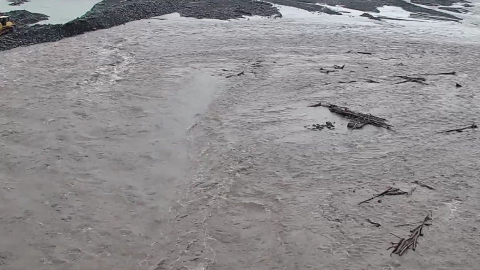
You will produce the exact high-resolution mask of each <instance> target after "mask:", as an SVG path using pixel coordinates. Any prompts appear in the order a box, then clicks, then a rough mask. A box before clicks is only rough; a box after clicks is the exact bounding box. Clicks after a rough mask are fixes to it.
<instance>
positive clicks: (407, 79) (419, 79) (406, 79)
mask: <svg viewBox="0 0 480 270" xmlns="http://www.w3.org/2000/svg"><path fill="white" fill-rule="evenodd" d="M395 77H397V78H402V79H404V81H401V82H397V83H394V84H401V83H407V82H414V83H420V84H428V83H426V80H427V79H425V78H422V77H410V76H395Z"/></svg>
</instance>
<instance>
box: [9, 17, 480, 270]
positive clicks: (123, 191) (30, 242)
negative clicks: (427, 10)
mask: <svg viewBox="0 0 480 270" xmlns="http://www.w3.org/2000/svg"><path fill="white" fill-rule="evenodd" d="M292 14H293V13H292ZM300 17H301V16H300ZM479 41H480V32H479V31H478V29H477V28H471V27H468V26H462V25H459V24H455V23H448V22H429V23H422V24H420V23H417V22H402V21H399V22H376V21H372V20H368V19H365V18H357V19H352V20H349V21H345V19H344V18H338V17H330V16H328V15H318V16H317V17H309V18H304V19H301V18H298V17H295V16H293V15H292V16H291V17H289V16H286V18H284V19H281V20H280V19H277V20H275V19H269V20H267V19H255V18H252V19H250V20H236V21H229V22H224V21H216V20H192V19H181V18H176V17H175V16H170V17H168V19H166V20H159V19H150V20H143V21H137V22H132V23H129V24H126V25H123V26H120V27H115V28H112V29H109V30H104V31H97V32H92V33H88V34H85V35H82V36H78V37H74V38H69V39H64V40H62V41H60V42H56V43H47V44H40V45H36V46H31V47H25V48H17V49H14V50H11V51H6V52H1V53H0V57H1V58H2V59H14V60H12V61H9V62H8V65H7V64H5V63H4V64H2V65H0V127H1V130H0V132H1V133H0V134H1V136H0V154H1V155H0V235H1V240H0V269H2V270H24V269H39V270H40V269H45V270H46V269H49V270H52V269H62V270H64V269H68V270H70V269H71V270H80V269H82V270H85V269H97V270H101V269H105V270H107V269H125V270H132V269H136V270H160V269H198V270H200V269H239V270H240V269H279V270H284V269H285V270H293V269H298V270H303V269H358V270H360V269H476V268H477V267H478V265H479V264H480V252H479V250H480V236H479V229H480V216H479V213H480V189H479V188H480V182H479V170H478V168H479V166H480V159H479V155H480V147H479V142H480V141H479V131H476V130H466V131H465V132H462V133H451V134H437V133H436V132H437V131H441V130H445V129H450V128H456V127H463V126H466V125H470V124H472V123H473V122H477V123H479V122H480V121H479V120H480V119H479V114H480V95H479V89H478V85H479V84H480V76H479V75H480V73H479V69H478V63H479V62H480V43H479ZM358 52H367V53H370V54H361V53H358ZM334 65H345V68H344V69H342V70H336V71H335V72H331V73H329V74H325V73H322V72H320V68H324V69H333V66H334ZM452 71H455V72H456V75H428V74H436V73H441V72H452ZM404 75H409V76H421V77H424V78H425V79H426V80H425V83H423V84H421V83H414V82H409V83H399V82H401V81H402V79H400V78H398V77H396V76H404ZM457 83H458V84H460V85H461V86H462V87H456V84H457ZM318 101H327V102H331V103H334V104H338V105H343V106H348V107H349V108H351V109H353V110H357V111H361V112H366V113H372V114H375V115H377V116H380V117H384V118H387V119H389V120H390V123H391V124H392V125H393V126H394V129H393V130H386V129H380V128H376V127H372V126H366V127H365V128H364V129H362V130H355V131H351V130H348V129H347V128H346V124H347V122H348V121H347V120H345V119H343V118H340V117H338V116H336V115H333V114H331V113H330V112H329V111H328V110H327V109H325V108H309V107H308V105H311V104H313V103H315V102H318ZM326 121H331V122H335V124H334V125H335V126H336V129H334V130H328V129H324V130H322V131H311V130H308V129H306V128H305V126H307V125H311V124H315V123H319V124H322V123H325V122H326ZM414 181H419V182H421V183H425V184H428V185H429V186H431V187H433V188H434V190H430V189H428V188H425V187H421V186H418V185H416V184H414V183H412V182H414ZM390 186H393V187H396V188H400V189H402V190H405V191H410V190H411V189H412V188H414V187H416V189H415V190H414V192H413V194H412V195H411V196H408V197H407V196H386V197H382V198H379V199H376V200H373V201H371V202H369V203H365V204H362V205H358V203H359V202H360V201H363V200H365V199H367V198H369V197H371V196H372V195H374V194H377V193H379V192H382V191H384V190H386V189H387V187H390ZM428 214H431V215H432V217H433V220H432V222H431V224H432V225H431V226H428V227H426V228H425V229H424V232H423V233H424V236H422V237H421V238H420V239H419V244H418V247H417V250H416V251H409V252H408V253H407V254H405V255H403V256H402V257H399V256H397V255H393V256H390V251H387V248H388V247H389V246H390V245H391V244H390V243H391V242H396V241H397V239H396V237H395V236H393V235H391V234H390V233H393V234H395V235H398V236H399V237H406V236H408V235H409V230H410V229H413V228H414V227H415V226H416V224H417V225H418V223H419V222H421V221H422V220H423V219H424V217H425V216H426V215H428ZM367 219H369V220H371V221H374V222H376V223H379V224H380V225H381V226H379V227H377V226H375V225H373V224H371V223H369V222H367V221H366V220H367ZM410 223H411V224H413V225H410V226H409V225H407V226H399V225H404V224H410Z"/></svg>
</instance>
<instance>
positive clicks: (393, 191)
mask: <svg viewBox="0 0 480 270" xmlns="http://www.w3.org/2000/svg"><path fill="white" fill-rule="evenodd" d="M406 194H408V192H406V191H403V190H400V189H399V188H394V187H389V188H388V189H387V190H385V191H384V192H382V193H380V194H377V195H375V196H373V197H371V198H370V199H366V200H365V201H361V202H359V203H358V205H360V204H362V203H366V202H369V201H371V200H373V199H375V198H378V197H383V196H394V195H406Z"/></svg>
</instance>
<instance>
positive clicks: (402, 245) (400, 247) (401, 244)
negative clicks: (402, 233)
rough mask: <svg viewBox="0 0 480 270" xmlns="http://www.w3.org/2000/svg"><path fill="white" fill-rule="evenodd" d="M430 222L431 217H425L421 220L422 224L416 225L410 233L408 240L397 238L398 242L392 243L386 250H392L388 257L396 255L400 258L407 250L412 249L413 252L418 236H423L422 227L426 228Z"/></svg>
mask: <svg viewBox="0 0 480 270" xmlns="http://www.w3.org/2000/svg"><path fill="white" fill-rule="evenodd" d="M430 220H432V218H431V216H430V215H427V216H426V217H425V219H424V220H423V222H422V224H420V225H418V226H417V227H416V228H415V229H413V230H411V231H410V233H411V234H410V236H409V237H408V238H401V237H399V238H400V240H399V241H398V242H396V243H394V242H392V246H391V247H389V248H388V249H387V250H389V249H392V248H393V250H392V253H390V256H392V254H397V255H398V256H402V255H403V254H405V253H406V252H407V251H408V250H409V249H412V250H414V251H415V249H416V248H417V245H418V238H419V237H420V236H423V227H424V226H428V225H429V224H428V223H427V222H428V221H430ZM397 237H398V236H397Z"/></svg>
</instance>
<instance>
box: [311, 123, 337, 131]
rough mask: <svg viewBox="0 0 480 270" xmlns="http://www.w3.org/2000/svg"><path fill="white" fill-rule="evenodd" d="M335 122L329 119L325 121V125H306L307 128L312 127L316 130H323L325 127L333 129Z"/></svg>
mask: <svg viewBox="0 0 480 270" xmlns="http://www.w3.org/2000/svg"><path fill="white" fill-rule="evenodd" d="M333 124H334V123H332V122H330V121H327V122H325V124H324V125H321V124H313V125H311V126H310V125H309V126H305V128H307V129H310V130H316V131H320V130H323V129H324V128H328V129H330V130H332V129H335V126H334V125H333Z"/></svg>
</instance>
